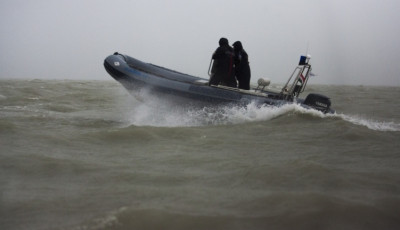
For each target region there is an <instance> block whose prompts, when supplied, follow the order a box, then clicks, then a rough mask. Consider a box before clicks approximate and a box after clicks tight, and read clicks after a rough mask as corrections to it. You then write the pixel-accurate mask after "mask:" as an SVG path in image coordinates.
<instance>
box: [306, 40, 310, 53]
mask: <svg viewBox="0 0 400 230" xmlns="http://www.w3.org/2000/svg"><path fill="white" fill-rule="evenodd" d="M309 46H310V42H309V41H307V50H306V56H307V55H308V47H309Z"/></svg>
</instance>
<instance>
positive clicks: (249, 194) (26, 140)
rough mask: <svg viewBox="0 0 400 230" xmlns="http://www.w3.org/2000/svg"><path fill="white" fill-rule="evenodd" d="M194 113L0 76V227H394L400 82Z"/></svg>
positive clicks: (87, 87) (87, 85) (106, 91)
mask: <svg viewBox="0 0 400 230" xmlns="http://www.w3.org/2000/svg"><path fill="white" fill-rule="evenodd" d="M308 91H309V92H318V93H322V94H325V95H328V96H329V97H331V99H332V103H333V108H334V109H336V111H337V113H336V114H334V115H323V114H321V113H319V112H315V111H311V110H305V109H302V108H301V107H298V106H295V105H288V106H283V107H280V108H274V107H261V108H259V107H257V106H254V105H252V104H250V105H248V106H247V107H229V106H226V107H220V108H207V107H205V108H193V107H186V106H184V105H180V106H179V105H176V104H169V103H168V102H165V101H163V100H161V99H160V100H158V99H155V98H150V99H149V98H147V97H146V96H145V95H144V98H139V99H136V98H135V97H132V96H131V95H130V94H128V93H127V92H126V91H125V90H124V89H123V87H122V86H121V85H119V84H118V83H116V82H113V81H50V80H48V81H43V80H18V81H15V80H1V81H0V229H60V230H66V229H72V230H84V229H85V230H86V229H90V230H91V229H110V230H111V229H399V228H400V150H399V149H400V144H399V143H400V100H399V98H400V88H398V87H369V86H318V85H314V86H310V87H309V89H308Z"/></svg>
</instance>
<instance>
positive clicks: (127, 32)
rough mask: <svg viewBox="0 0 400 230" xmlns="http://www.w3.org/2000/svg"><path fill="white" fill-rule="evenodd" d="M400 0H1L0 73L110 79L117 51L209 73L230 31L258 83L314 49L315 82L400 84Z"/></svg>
mask: <svg viewBox="0 0 400 230" xmlns="http://www.w3.org/2000/svg"><path fill="white" fill-rule="evenodd" d="M399 12H400V1H399V0H335V1H332V0H302V1H299V0H246V1H245V0H242V1H239V0H220V1H219V0H202V1H190V0H158V1H156V0H143V1H142V0H112V1H110V0H1V1H0V32H1V37H0V51H1V53H0V78H3V79H4V78H7V79H9V78H46V79H47V78H50V79H90V80H96V79H97V80H106V79H110V80H111V78H110V77H109V75H108V74H107V73H106V72H105V70H104V68H103V60H104V58H105V57H106V56H108V55H110V54H112V53H113V52H115V51H118V52H120V53H125V54H128V55H130V56H132V57H135V58H138V59H140V60H142V61H145V62H151V63H154V64H157V65H161V66H165V67H167V68H171V69H175V70H177V71H181V72H184V73H188V74H192V75H196V76H200V77H205V78H207V77H208V76H207V70H208V65H209V62H210V58H211V54H212V52H214V50H215V49H216V48H217V46H218V40H219V38H220V37H222V36H224V37H226V38H228V39H229V42H230V44H232V43H233V42H234V41H237V40H240V41H242V43H243V46H244V48H245V50H246V51H247V53H248V54H249V59H250V66H251V70H252V82H256V81H257V79H258V78H259V77H267V78H270V79H271V80H272V82H279V83H281V82H285V81H286V80H287V78H288V76H289V75H290V73H291V72H292V70H293V68H294V66H295V65H296V64H297V62H298V59H299V56H300V55H301V54H305V53H306V50H307V46H308V51H309V53H310V54H311V56H312V59H311V63H312V64H313V72H315V73H316V74H317V75H318V76H317V77H314V78H313V79H312V80H311V83H318V84H346V85H347V84H352V85H396V86H400V64H399V62H400V28H399V25H398V23H399V22H400V14H399Z"/></svg>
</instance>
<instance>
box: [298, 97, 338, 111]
mask: <svg viewBox="0 0 400 230" xmlns="http://www.w3.org/2000/svg"><path fill="white" fill-rule="evenodd" d="M304 104H305V105H308V106H311V107H313V108H315V109H317V110H319V111H322V112H327V111H329V110H330V107H331V99H330V98H329V97H327V96H325V95H321V94H316V93H310V94H308V95H307V97H306V99H305V100H304Z"/></svg>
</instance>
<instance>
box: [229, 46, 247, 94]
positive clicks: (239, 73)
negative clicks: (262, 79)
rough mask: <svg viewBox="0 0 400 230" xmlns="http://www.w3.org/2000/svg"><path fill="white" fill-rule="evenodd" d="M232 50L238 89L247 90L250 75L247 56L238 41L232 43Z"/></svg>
mask: <svg viewBox="0 0 400 230" xmlns="http://www.w3.org/2000/svg"><path fill="white" fill-rule="evenodd" d="M233 50H234V53H235V76H236V79H237V80H238V82H239V89H246V90H249V89H250V77H251V72H250V64H249V56H248V55H247V53H246V51H245V50H244V49H243V45H242V43H241V42H240V41H237V42H235V43H233Z"/></svg>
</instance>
